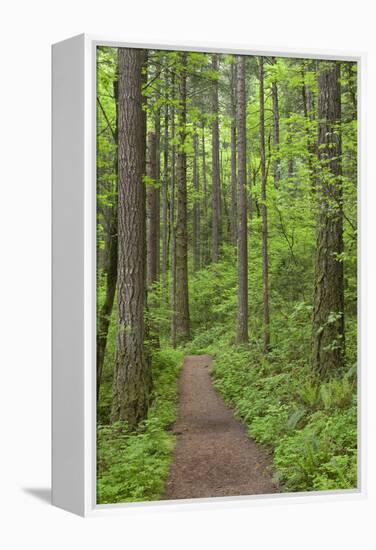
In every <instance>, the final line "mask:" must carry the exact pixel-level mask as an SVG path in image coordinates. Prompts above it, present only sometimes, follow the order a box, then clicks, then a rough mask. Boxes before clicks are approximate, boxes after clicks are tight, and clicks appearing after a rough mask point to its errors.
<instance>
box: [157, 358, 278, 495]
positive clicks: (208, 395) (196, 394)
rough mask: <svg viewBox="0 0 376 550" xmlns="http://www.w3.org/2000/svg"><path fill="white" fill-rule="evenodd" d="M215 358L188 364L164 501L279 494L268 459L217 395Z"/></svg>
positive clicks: (181, 387)
mask: <svg viewBox="0 0 376 550" xmlns="http://www.w3.org/2000/svg"><path fill="white" fill-rule="evenodd" d="M211 367H212V358H211V357H210V355H191V356H187V357H185V359H184V365H183V370H182V373H181V376H180V380H179V409H178V418H177V421H176V422H175V424H174V426H173V432H174V434H175V435H176V438H177V441H176V447H175V451H174V455H173V461H172V465H171V468H170V472H169V476H168V479H167V483H166V489H165V493H164V496H163V497H162V498H164V499H181V498H194V497H201V498H204V497H219V496H236V495H256V494H268V493H275V492H277V491H278V487H277V486H276V485H275V484H274V483H273V481H272V476H271V460H270V458H269V457H268V455H267V453H266V452H265V451H264V450H263V449H262V448H261V447H260V446H259V445H257V444H256V443H255V442H254V441H252V439H250V438H249V437H248V436H247V434H246V430H245V427H244V425H243V424H241V423H240V422H238V421H237V420H236V419H235V417H234V414H233V412H232V411H231V409H229V408H228V407H227V406H226V405H225V403H224V402H223V400H222V399H221V397H220V396H219V395H218V394H217V392H216V391H215V389H214V387H213V384H212V380H211V376H210V370H211Z"/></svg>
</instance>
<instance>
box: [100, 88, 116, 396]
mask: <svg viewBox="0 0 376 550" xmlns="http://www.w3.org/2000/svg"><path fill="white" fill-rule="evenodd" d="M114 96H115V103H116V109H115V113H116V115H115V116H116V118H115V129H114V139H115V142H116V145H117V140H118V83H117V81H115V82H114ZM114 164H115V176H116V183H115V200H114V203H113V205H112V207H111V221H110V231H109V235H108V239H107V246H106V251H107V258H106V265H105V272H106V297H105V300H104V303H103V305H102V307H101V309H100V310H99V312H98V330H97V369H96V370H97V380H96V386H97V401H99V393H100V387H101V381H102V372H103V364H104V357H105V353H106V347H107V336H108V329H109V327H110V321H111V313H112V308H113V305H114V299H115V292H116V281H117V248H118V238H117V232H118V231H117V223H118V221H117V220H118V215H117V209H118V201H117V193H118V191H117V187H118V154H117V148H116V153H115V163H114Z"/></svg>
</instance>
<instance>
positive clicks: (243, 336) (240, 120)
mask: <svg viewBox="0 0 376 550" xmlns="http://www.w3.org/2000/svg"><path fill="white" fill-rule="evenodd" d="M236 99H237V110H236V119H237V145H238V323H237V341H238V343H246V342H248V251H247V192H246V179H247V143H246V101H245V57H244V56H238V66H237V89H236Z"/></svg>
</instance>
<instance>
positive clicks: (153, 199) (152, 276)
mask: <svg viewBox="0 0 376 550" xmlns="http://www.w3.org/2000/svg"><path fill="white" fill-rule="evenodd" d="M147 141H148V147H147V163H146V174H147V176H148V177H149V178H150V179H151V180H153V182H154V184H149V185H148V186H147V192H146V213H147V247H146V248H147V281H148V286H149V287H151V286H152V285H153V284H154V283H155V282H156V281H157V280H158V263H159V262H158V259H159V258H158V249H159V247H158V242H159V223H158V222H159V216H158V214H159V200H158V196H159V189H157V187H156V183H157V136H156V134H155V133H154V132H149V134H148V140H147Z"/></svg>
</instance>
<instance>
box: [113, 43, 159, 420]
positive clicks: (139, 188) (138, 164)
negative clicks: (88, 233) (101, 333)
mask: <svg viewBox="0 0 376 550" xmlns="http://www.w3.org/2000/svg"><path fill="white" fill-rule="evenodd" d="M143 62H144V52H143V50H139V49H134V48H121V49H119V147H118V156H119V192H118V284H117V291H118V334H117V349H116V363H115V373H114V394H113V406H112V420H113V421H115V420H124V421H126V422H127V423H128V425H129V427H130V428H131V429H133V428H135V427H136V426H137V424H138V423H139V422H140V421H141V420H143V419H144V418H145V417H146V414H147V410H148V404H149V389H150V383H149V381H150V372H149V364H148V360H147V357H146V354H145V348H144V339H145V323H144V309H145V296H146V295H145V287H146V283H145V281H146V277H145V252H146V250H145V242H146V239H145V233H146V228H145V189H144V183H143V176H144V173H145V114H144V112H143V108H142V103H143V98H142V92H141V87H142V74H141V73H142V67H143Z"/></svg>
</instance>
